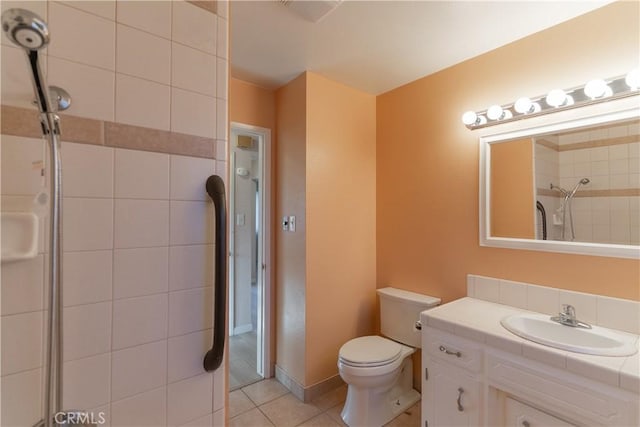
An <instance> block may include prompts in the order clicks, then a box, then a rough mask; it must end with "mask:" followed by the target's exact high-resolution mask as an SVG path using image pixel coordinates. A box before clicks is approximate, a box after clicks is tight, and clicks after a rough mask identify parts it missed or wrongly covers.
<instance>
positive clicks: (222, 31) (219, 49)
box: [216, 17, 229, 59]
mask: <svg viewBox="0 0 640 427" xmlns="http://www.w3.org/2000/svg"><path fill="white" fill-rule="evenodd" d="M228 27H229V25H228V23H227V20H226V19H222V18H220V17H218V34H217V46H216V55H217V56H219V57H220V58H225V59H226V58H227V56H228V52H227V49H228V43H227V39H228V37H229V28H228Z"/></svg>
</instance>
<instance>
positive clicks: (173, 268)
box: [169, 245, 215, 291]
mask: <svg viewBox="0 0 640 427" xmlns="http://www.w3.org/2000/svg"><path fill="white" fill-rule="evenodd" d="M214 261H215V260H214V246H213V245H187V246H182V245H181V246H171V247H169V289H171V290H172V291H175V290H180V289H190V288H201V287H205V286H213V274H214V269H215V267H214Z"/></svg>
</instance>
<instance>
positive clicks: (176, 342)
mask: <svg viewBox="0 0 640 427" xmlns="http://www.w3.org/2000/svg"><path fill="white" fill-rule="evenodd" d="M212 340H213V332H212V330H211V329H207V330H204V331H199V332H195V333H192V334H187V335H181V336H178V337H173V338H169V353H168V354H169V360H168V374H167V381H168V382H169V383H173V382H176V381H179V380H183V379H185V378H189V377H193V376H196V375H198V374H201V373H202V360H203V357H204V355H205V354H206V353H207V351H209V349H210V348H211V343H212Z"/></svg>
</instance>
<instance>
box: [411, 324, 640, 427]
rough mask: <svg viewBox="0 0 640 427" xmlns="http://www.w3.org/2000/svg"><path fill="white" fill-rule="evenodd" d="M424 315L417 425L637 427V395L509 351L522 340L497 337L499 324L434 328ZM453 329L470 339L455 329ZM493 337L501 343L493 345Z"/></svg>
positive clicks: (433, 426) (638, 405)
mask: <svg viewBox="0 0 640 427" xmlns="http://www.w3.org/2000/svg"><path fill="white" fill-rule="evenodd" d="M425 313H428V312H424V313H423V314H422V324H423V327H422V366H423V373H422V374H423V375H422V391H423V394H422V426H424V427H439V426H512V427H516V426H517V427H553V426H586V425H588V426H616V427H627V426H638V425H640V419H639V417H640V415H639V411H640V403H639V401H640V396H639V395H638V393H635V392H631V391H628V390H624V389H622V388H620V387H614V386H612V385H610V384H605V383H601V382H599V381H595V380H593V379H589V378H585V377H583V376H581V375H578V374H576V373H572V372H568V371H567V370H566V369H562V368H559V367H557V366H551V365H547V364H546V363H541V362H539V361H536V360H531V359H529V358H527V357H524V356H523V355H522V353H521V352H519V353H514V352H509V351H506V350H505V348H514V349H518V348H520V347H518V346H521V345H522V344H521V342H522V340H520V339H519V338H514V339H513V341H512V342H509V340H510V339H511V338H509V337H508V334H507V335H497V334H501V331H500V329H499V327H490V328H489V329H487V330H484V331H480V330H473V329H471V328H470V327H469V325H463V326H461V327H460V328H459V329H458V327H457V326H455V325H451V324H449V325H443V324H442V323H439V322H434V323H435V325H434V324H433V323H432V325H434V326H436V327H434V326H429V320H428V318H427V316H425ZM498 326H499V325H498ZM440 327H442V328H443V329H447V331H444V330H442V329H439V328H440ZM458 330H459V331H463V333H464V334H465V336H466V337H473V338H474V339H468V338H462V337H460V336H458V335H456V334H455V333H453V331H458ZM476 337H477V338H478V340H475V338H476ZM505 337H506V338H505ZM498 338H499V339H500V340H502V341H501V342H502V344H501V345H497V346H496V342H497V341H496V339H498ZM505 339H506V340H507V342H508V344H511V345H506V344H505V341H504V340H505ZM489 343H490V344H489ZM500 347H502V348H500ZM514 351H516V350H514ZM541 351H544V348H543V349H542V350H541ZM594 369H598V368H597V366H594Z"/></svg>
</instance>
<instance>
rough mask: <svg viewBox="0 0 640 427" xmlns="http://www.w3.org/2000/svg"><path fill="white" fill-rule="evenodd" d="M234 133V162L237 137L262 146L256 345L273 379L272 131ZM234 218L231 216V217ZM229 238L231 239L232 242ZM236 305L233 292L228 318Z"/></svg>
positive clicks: (247, 128)
mask: <svg viewBox="0 0 640 427" xmlns="http://www.w3.org/2000/svg"><path fill="white" fill-rule="evenodd" d="M230 128H231V132H230V140H231V141H230V146H229V150H230V153H229V154H230V156H229V159H230V160H233V155H234V153H233V145H234V144H235V138H236V136H237V135H238V134H242V135H251V136H254V137H257V138H258V143H259V144H261V147H260V148H261V150H259V153H262V155H261V156H260V157H259V169H260V185H261V187H262V188H261V190H262V191H260V202H261V204H262V219H261V223H260V225H261V229H262V233H261V236H262V242H261V243H260V245H259V246H260V247H259V248H258V250H259V252H261V253H262V268H261V269H260V272H259V273H260V274H261V276H262V278H261V281H262V286H259V287H258V304H257V305H258V313H257V314H258V316H257V317H258V342H257V371H258V374H260V375H262V376H263V377H264V378H271V377H273V375H274V360H272V357H271V354H272V337H273V313H272V304H273V286H272V283H271V273H272V268H273V264H272V257H271V241H272V235H271V234H272V227H271V218H272V217H271V199H272V197H271V195H272V183H271V172H272V171H271V158H272V154H273V153H272V150H273V146H272V144H271V129H267V128H263V127H259V126H253V125H248V124H245V123H239V122H231V126H230ZM231 163H232V164H231V165H230V166H231V167H230V171H229V174H230V176H231V183H232V187H231V189H232V190H234V189H235V173H236V172H235V170H233V161H231ZM234 197H235V194H233V193H231V194H230V195H229V199H231V200H230V203H231V205H230V206H231V211H232V212H231V213H232V214H233V215H235V211H234V210H233V207H234V203H233V199H234ZM230 218H231V215H230ZM231 219H232V221H229V228H230V229H231V230H230V236H231V239H233V238H234V232H233V228H234V224H235V218H234V217H233V218H231ZM231 239H230V240H231ZM232 255H233V252H232V251H230V252H229V263H230V266H229V272H230V274H233V273H232V271H231V270H232V268H233V265H234V260H233V256H232ZM232 277H233V276H230V279H231V278H232ZM230 285H234V286H235V284H234V282H232V281H231V280H230ZM232 303H233V298H232V296H231V292H230V293H229V316H231V315H232V314H233V313H234V310H233V308H234V307H232V306H231V304H232Z"/></svg>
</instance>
